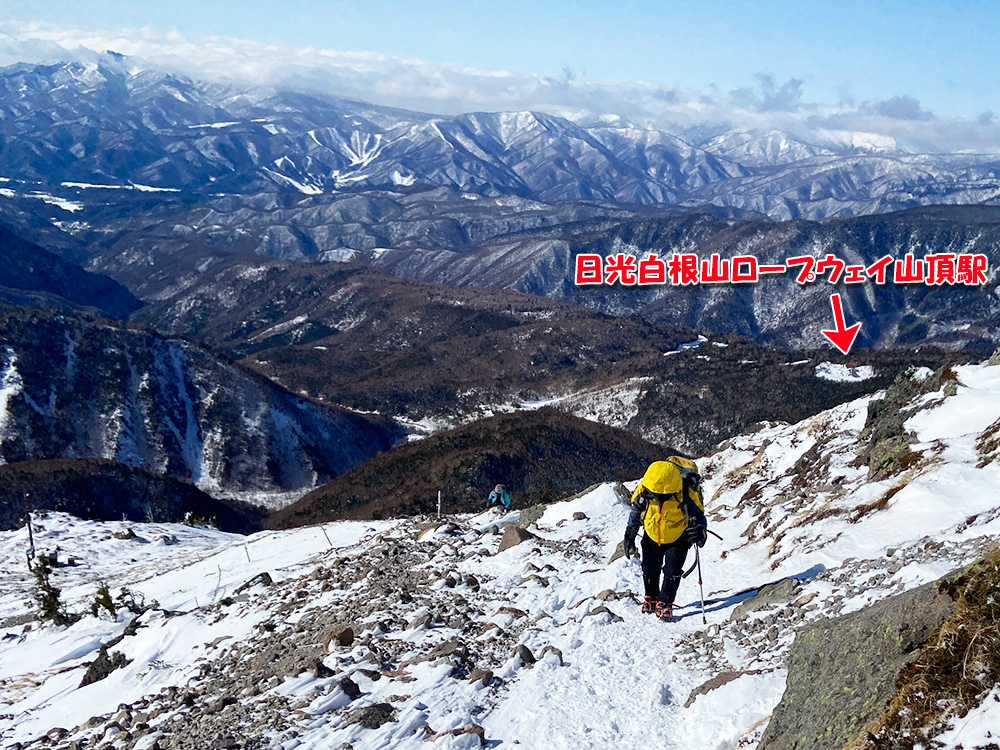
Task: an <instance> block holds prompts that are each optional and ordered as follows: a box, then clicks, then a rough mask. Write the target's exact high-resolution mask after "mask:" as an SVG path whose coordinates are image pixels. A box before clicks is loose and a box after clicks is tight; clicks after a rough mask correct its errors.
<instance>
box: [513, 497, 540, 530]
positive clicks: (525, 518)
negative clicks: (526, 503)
mask: <svg viewBox="0 0 1000 750" xmlns="http://www.w3.org/2000/svg"><path fill="white" fill-rule="evenodd" d="M545 508H546V506H545V505H543V504H541V503H539V504H538V505H532V506H531V507H528V508H525V509H524V510H522V511H521V515H520V516H518V519H517V525H518V526H519V527H520V528H522V529H526V528H528V527H529V526H531V524H533V523H534V524H537V523H538V520H539V519H540V518H541V517H542V516H543V515H545Z"/></svg>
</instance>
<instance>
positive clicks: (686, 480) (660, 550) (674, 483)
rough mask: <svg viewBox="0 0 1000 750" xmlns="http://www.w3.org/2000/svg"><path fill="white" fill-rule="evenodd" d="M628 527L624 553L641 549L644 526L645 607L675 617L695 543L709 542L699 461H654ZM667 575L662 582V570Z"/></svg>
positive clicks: (636, 497) (634, 497) (641, 485)
mask: <svg viewBox="0 0 1000 750" xmlns="http://www.w3.org/2000/svg"><path fill="white" fill-rule="evenodd" d="M631 502H632V512H631V513H630V514H629V517H628V525H627V526H626V527H625V556H626V557H633V556H637V555H638V551H637V550H636V548H635V537H636V535H637V534H638V533H639V527H640V526H642V527H643V528H644V529H645V532H646V533H644V534H643V535H642V542H641V547H642V583H643V587H644V588H645V594H646V597H645V599H644V600H643V603H642V611H643V612H653V613H655V614H656V616H657V617H659V618H660V619H663V620H669V619H670V618H671V617H673V608H674V597H675V596H676V595H677V587H678V586H679V585H680V582H681V576H682V573H683V570H684V559H685V558H686V557H687V553H688V550H689V549H690V548H691V545H694V544H697V545H698V546H699V547H702V546H704V544H705V540H706V539H707V538H708V521H707V520H706V519H705V510H704V508H705V504H704V501H703V500H702V497H701V477H699V476H698V467H697V465H696V464H695V462H694V461H691V460H690V459H687V458H681V457H679V456H670V457H669V458H668V459H667V460H666V461H654V462H653V463H651V464H650V465H649V468H648V469H646V473H645V474H644V475H643V477H642V480H641V481H640V482H639V486H638V487H636V488H635V492H633V493H632V501H631ZM661 570H662V571H663V581H662V583H661V582H660V571H661Z"/></svg>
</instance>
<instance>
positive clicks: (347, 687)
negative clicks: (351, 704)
mask: <svg viewBox="0 0 1000 750" xmlns="http://www.w3.org/2000/svg"><path fill="white" fill-rule="evenodd" d="M339 684H340V689H341V690H343V691H344V695H346V696H347V697H348V698H351V699H352V700H353V699H354V698H357V697H358V696H359V695H361V688H360V687H358V683H356V682H355V681H354V680H352V679H351V678H350V677H345V678H344V679H342V680H341V681H340V683H339Z"/></svg>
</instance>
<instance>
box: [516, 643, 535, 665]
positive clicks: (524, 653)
mask: <svg viewBox="0 0 1000 750" xmlns="http://www.w3.org/2000/svg"><path fill="white" fill-rule="evenodd" d="M514 655H515V656H520V657H521V661H523V662H524V663H525V664H534V663H535V657H534V654H532V653H531V650H530V649H529V648H528V647H527V646H525V645H524V644H523V643H520V644H518V646H517V648H516V649H514Z"/></svg>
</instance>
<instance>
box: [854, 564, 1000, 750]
mask: <svg viewBox="0 0 1000 750" xmlns="http://www.w3.org/2000/svg"><path fill="white" fill-rule="evenodd" d="M942 585H943V586H944V588H945V590H946V591H947V592H948V593H949V594H950V595H951V596H952V597H953V598H954V599H955V601H956V605H955V614H954V615H953V616H952V617H951V619H949V620H948V622H946V623H945V624H944V625H943V626H942V627H941V629H940V630H939V631H938V632H937V634H936V635H935V636H934V637H933V638H932V639H931V641H929V642H928V643H927V644H926V645H925V646H924V647H923V648H922V649H921V650H920V652H919V654H918V655H917V658H916V659H914V660H913V662H912V663H911V664H910V665H909V666H908V667H906V669H904V670H903V672H902V673H901V674H900V676H899V680H898V681H897V683H896V685H897V689H898V691H897V693H896V696H895V697H894V698H893V699H892V701H890V703H889V707H888V709H887V710H886V712H885V713H884V714H883V715H882V716H881V717H880V718H879V719H877V720H876V721H875V722H873V724H872V725H871V726H870V727H869V728H868V733H867V737H866V738H865V739H862V740H860V741H859V742H856V743H852V744H851V745H850V746H848V747H849V748H852V749H855V750H860V749H861V748H871V749H875V748H893V749H894V750H914V748H917V747H923V748H936V747H943V743H941V742H938V741H935V740H934V737H936V736H937V735H939V734H941V733H942V732H943V731H945V730H946V729H947V728H948V726H949V725H950V724H953V723H954V722H955V720H958V719H961V718H963V717H964V716H966V714H968V712H969V711H971V710H972V709H974V708H976V707H978V706H979V705H980V704H981V703H982V701H983V699H984V697H985V696H986V695H987V694H988V693H989V691H990V690H992V689H993V687H994V686H996V685H997V684H1000V550H998V549H997V548H996V547H994V548H993V549H992V550H991V551H990V552H988V553H987V554H986V556H984V557H983V558H982V559H981V560H980V561H979V562H977V563H976V564H975V565H972V566H970V567H969V568H967V569H966V570H965V571H963V572H962V573H961V574H960V575H958V576H957V577H956V578H954V579H952V580H951V581H950V582H948V583H946V584H942Z"/></svg>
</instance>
